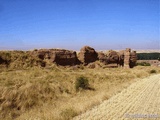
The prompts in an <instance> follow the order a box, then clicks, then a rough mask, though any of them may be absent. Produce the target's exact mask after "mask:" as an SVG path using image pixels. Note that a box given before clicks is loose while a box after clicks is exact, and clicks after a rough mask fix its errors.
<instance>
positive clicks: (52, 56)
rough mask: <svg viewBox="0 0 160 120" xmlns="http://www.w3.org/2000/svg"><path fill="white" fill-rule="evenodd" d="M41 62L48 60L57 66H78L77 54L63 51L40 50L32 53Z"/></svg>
mask: <svg viewBox="0 0 160 120" xmlns="http://www.w3.org/2000/svg"><path fill="white" fill-rule="evenodd" d="M32 55H36V56H37V57H38V58H40V59H42V60H46V59H47V60H49V61H50V62H53V63H56V64H57V65H63V66H65V65H76V64H79V63H80V62H79V60H78V58H77V54H76V52H75V51H70V50H64V49H40V50H36V51H33V52H32Z"/></svg>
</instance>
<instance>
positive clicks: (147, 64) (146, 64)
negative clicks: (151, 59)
mask: <svg viewBox="0 0 160 120" xmlns="http://www.w3.org/2000/svg"><path fill="white" fill-rule="evenodd" d="M137 65H139V66H151V64H150V63H146V62H141V63H137Z"/></svg>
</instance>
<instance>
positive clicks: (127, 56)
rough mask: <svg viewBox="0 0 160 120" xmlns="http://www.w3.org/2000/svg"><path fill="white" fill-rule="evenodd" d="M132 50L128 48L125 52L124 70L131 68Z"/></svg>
mask: <svg viewBox="0 0 160 120" xmlns="http://www.w3.org/2000/svg"><path fill="white" fill-rule="evenodd" d="M130 57H131V49H130V48H126V50H125V51H124V68H130Z"/></svg>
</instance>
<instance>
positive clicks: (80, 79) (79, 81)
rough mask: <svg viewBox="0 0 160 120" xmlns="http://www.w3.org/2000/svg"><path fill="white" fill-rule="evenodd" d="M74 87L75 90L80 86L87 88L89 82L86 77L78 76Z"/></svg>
mask: <svg viewBox="0 0 160 120" xmlns="http://www.w3.org/2000/svg"><path fill="white" fill-rule="evenodd" d="M75 88H76V91H78V90H79V88H82V89H88V88H89V82H88V79H87V78H86V77H83V76H81V77H78V78H77V79H76V82H75Z"/></svg>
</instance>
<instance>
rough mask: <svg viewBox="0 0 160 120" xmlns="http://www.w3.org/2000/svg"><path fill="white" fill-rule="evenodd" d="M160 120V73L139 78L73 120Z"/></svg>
mask: <svg viewBox="0 0 160 120" xmlns="http://www.w3.org/2000/svg"><path fill="white" fill-rule="evenodd" d="M132 119H133V120H137V119H138V120H143V119H144V120H160V74H158V75H152V76H150V77H148V78H144V79H142V80H139V81H137V82H135V83H133V84H132V85H130V86H129V87H128V88H127V89H125V90H123V91H122V92H121V93H119V94H117V95H115V96H113V97H112V98H110V99H109V100H106V101H104V102H103V103H101V104H100V105H98V106H95V107H94V108H92V109H91V110H88V111H86V112H85V113H83V114H81V115H79V116H76V117H75V118H73V120H132Z"/></svg>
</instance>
